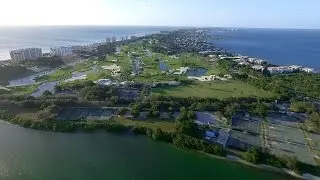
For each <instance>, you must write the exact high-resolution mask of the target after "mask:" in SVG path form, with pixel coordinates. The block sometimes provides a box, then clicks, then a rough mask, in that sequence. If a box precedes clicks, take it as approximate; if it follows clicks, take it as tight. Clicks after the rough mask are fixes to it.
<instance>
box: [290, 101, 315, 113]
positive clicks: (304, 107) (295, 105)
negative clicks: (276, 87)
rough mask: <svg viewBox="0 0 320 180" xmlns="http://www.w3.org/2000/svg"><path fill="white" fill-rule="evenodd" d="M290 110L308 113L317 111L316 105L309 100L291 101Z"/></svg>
mask: <svg viewBox="0 0 320 180" xmlns="http://www.w3.org/2000/svg"><path fill="white" fill-rule="evenodd" d="M290 110H291V111H293V112H298V113H308V114H311V113H312V112H315V111H317V108H316V106H315V105H314V104H313V103H311V102H306V101H293V102H291V105H290Z"/></svg>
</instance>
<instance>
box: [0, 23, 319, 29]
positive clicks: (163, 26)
mask: <svg viewBox="0 0 320 180" xmlns="http://www.w3.org/2000/svg"><path fill="white" fill-rule="evenodd" d="M0 27H2V28H19V27H21V28H28V27H154V28H217V29H220V28H228V29H287V30H320V28H297V27H295V28H292V27H237V26H196V25H194V26H188V25H186V26H184V25H174V26H173V25H108V24H106V25H98V24H97V25H92V24H88V25H85V24H78V25H74V24H72V25H63V24H61V25H59V24H55V25H46V24H44V25H0Z"/></svg>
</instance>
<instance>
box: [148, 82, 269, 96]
mask: <svg viewBox="0 0 320 180" xmlns="http://www.w3.org/2000/svg"><path fill="white" fill-rule="evenodd" d="M152 91H153V94H155V95H163V96H175V97H198V98H218V99H224V98H229V97H256V98H270V97H273V96H274V95H273V94H272V93H270V92H267V91H263V90H259V89H257V88H255V87H253V86H251V85H249V84H246V83H242V82H239V81H217V82H211V83H197V84H193V85H188V86H178V87H168V88H155V89H153V90H152Z"/></svg>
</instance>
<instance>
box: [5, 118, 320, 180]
mask: <svg viewBox="0 0 320 180" xmlns="http://www.w3.org/2000/svg"><path fill="white" fill-rule="evenodd" d="M0 121H2V122H4V123H7V124H9V125H12V126H17V127H20V128H25V129H30V130H35V131H46V132H53V133H70V134H75V133H83V134H89V133H98V132H100V133H112V134H119V133H121V134H127V135H133V136H144V137H147V138H148V137H149V138H152V139H153V140H154V141H159V142H164V143H169V144H171V145H173V146H174V147H175V148H178V149H183V150H186V151H194V152H197V153H199V154H203V155H205V156H208V157H210V158H214V159H220V160H224V161H228V162H233V163H238V164H240V165H245V166H247V167H251V168H256V169H260V170H263V171H269V172H275V173H279V174H281V175H285V176H288V177H294V178H296V179H307V180H317V178H320V177H318V176H315V175H312V174H309V173H303V172H302V173H301V175H299V174H297V173H295V172H294V171H292V170H289V169H286V168H278V167H275V166H270V165H266V164H253V163H250V162H247V161H246V160H244V159H242V158H241V157H238V156H234V155H230V154H226V156H218V155H214V154H209V153H206V152H203V151H199V150H193V149H187V148H181V147H179V146H177V145H175V144H174V143H172V142H165V141H161V140H156V139H154V138H153V137H152V136H149V135H148V134H141V133H135V132H132V130H130V129H127V130H125V131H122V132H114V131H106V130H104V129H92V130H85V129H73V130H72V131H59V130H58V131H54V130H52V129H38V128H36V127H26V126H23V125H21V124H19V123H15V122H11V121H6V120H3V119H0ZM128 128H129V127H128Z"/></svg>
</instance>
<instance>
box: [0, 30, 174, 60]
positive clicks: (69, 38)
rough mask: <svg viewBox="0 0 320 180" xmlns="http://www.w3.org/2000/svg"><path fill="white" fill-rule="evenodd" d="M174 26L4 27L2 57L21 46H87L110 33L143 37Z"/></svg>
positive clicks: (45, 49) (0, 37) (0, 41)
mask: <svg viewBox="0 0 320 180" xmlns="http://www.w3.org/2000/svg"><path fill="white" fill-rule="evenodd" d="M173 29H176V28H172V27H133V26H43V27H0V60H6V59H9V58H10V55H9V51H10V50H13V49H19V48H28V47H39V48H42V50H43V52H49V50H50V47H57V46H69V45H84V44H90V43H96V42H104V41H105V39H106V37H107V36H116V37H118V38H119V37H121V36H131V35H135V36H141V35H144V34H145V33H147V34H151V33H156V32H159V31H162V30H173Z"/></svg>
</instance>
